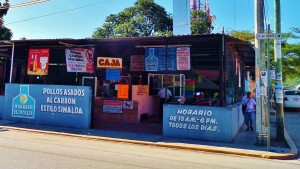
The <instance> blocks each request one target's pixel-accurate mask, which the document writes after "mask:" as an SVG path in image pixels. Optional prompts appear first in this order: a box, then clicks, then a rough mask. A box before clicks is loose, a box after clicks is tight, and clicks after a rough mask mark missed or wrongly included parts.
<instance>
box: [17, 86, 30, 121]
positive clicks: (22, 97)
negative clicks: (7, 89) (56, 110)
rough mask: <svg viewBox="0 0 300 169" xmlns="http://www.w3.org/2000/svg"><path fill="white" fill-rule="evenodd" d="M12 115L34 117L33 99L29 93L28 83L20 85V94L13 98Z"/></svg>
mask: <svg viewBox="0 0 300 169" xmlns="http://www.w3.org/2000/svg"><path fill="white" fill-rule="evenodd" d="M12 117H20V118H31V119H33V118H34V117H35V99H33V98H32V97H31V96H30V95H29V85H20V94H19V95H18V96H16V97H15V98H13V102H12Z"/></svg>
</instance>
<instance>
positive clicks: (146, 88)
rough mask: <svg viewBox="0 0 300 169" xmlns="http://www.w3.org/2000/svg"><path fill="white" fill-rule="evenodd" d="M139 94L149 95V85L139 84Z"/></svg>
mask: <svg viewBox="0 0 300 169" xmlns="http://www.w3.org/2000/svg"><path fill="white" fill-rule="evenodd" d="M137 95H146V96H148V95H149V86H148V85H139V86H138V90H137Z"/></svg>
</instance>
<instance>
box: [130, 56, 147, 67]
mask: <svg viewBox="0 0 300 169" xmlns="http://www.w3.org/2000/svg"><path fill="white" fill-rule="evenodd" d="M144 70H145V55H131V56H130V71H144Z"/></svg>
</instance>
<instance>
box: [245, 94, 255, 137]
mask: <svg viewBox="0 0 300 169" xmlns="http://www.w3.org/2000/svg"><path fill="white" fill-rule="evenodd" d="M242 104H243V105H246V110H245V112H244V118H245V124H246V126H247V131H249V130H251V131H253V122H254V118H255V108H256V102H255V99H254V98H252V97H251V92H247V97H246V98H244V99H243V101H242Z"/></svg>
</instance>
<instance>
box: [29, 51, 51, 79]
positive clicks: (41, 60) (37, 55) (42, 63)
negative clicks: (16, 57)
mask: <svg viewBox="0 0 300 169" xmlns="http://www.w3.org/2000/svg"><path fill="white" fill-rule="evenodd" d="M49 51H50V50H49V49H29V54H28V64H27V74H28V75H40V76H44V75H48V66H49Z"/></svg>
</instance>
